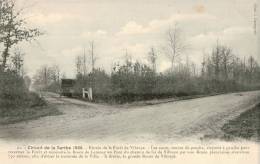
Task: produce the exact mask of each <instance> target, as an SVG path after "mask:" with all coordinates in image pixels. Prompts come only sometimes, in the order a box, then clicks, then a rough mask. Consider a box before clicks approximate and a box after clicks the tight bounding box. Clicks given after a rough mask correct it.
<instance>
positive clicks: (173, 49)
mask: <svg viewBox="0 0 260 164" xmlns="http://www.w3.org/2000/svg"><path fill="white" fill-rule="evenodd" d="M166 37H167V43H166V44H167V45H166V51H167V53H168V57H169V58H170V61H171V71H173V68H174V62H175V60H176V58H177V57H179V56H180V55H182V53H183V52H184V51H185V50H187V45H186V44H185V43H184V39H183V38H182V35H181V30H180V28H179V27H178V26H177V24H175V25H174V27H173V28H169V29H168V31H167V36H166Z"/></svg>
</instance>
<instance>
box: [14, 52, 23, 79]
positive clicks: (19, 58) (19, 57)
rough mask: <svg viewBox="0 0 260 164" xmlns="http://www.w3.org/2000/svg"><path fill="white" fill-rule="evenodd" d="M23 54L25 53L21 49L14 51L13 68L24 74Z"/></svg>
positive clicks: (19, 73)
mask: <svg viewBox="0 0 260 164" xmlns="http://www.w3.org/2000/svg"><path fill="white" fill-rule="evenodd" d="M23 56H24V54H23V53H22V52H21V50H20V49H16V50H15V52H14V56H13V57H12V65H13V70H14V71H15V72H16V73H17V74H18V75H22V74H23Z"/></svg>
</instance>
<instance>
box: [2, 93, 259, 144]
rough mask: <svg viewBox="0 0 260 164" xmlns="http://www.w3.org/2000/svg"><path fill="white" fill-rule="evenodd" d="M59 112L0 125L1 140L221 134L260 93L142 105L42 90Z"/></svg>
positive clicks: (175, 137)
mask: <svg viewBox="0 0 260 164" xmlns="http://www.w3.org/2000/svg"><path fill="white" fill-rule="evenodd" d="M45 97H46V99H47V101H48V102H49V103H51V104H54V105H56V106H57V108H58V109H59V110H60V111H61V112H63V114H62V115H58V116H47V117H42V118H39V119H37V120H30V121H25V122H20V123H16V124H9V125H1V126H0V140H3V141H8V140H12V141H13V140H16V141H32V140H37V141H38V140H40V141H41V140H44V141H56V140H63V139H64V140H75V141H78V140H81V141H87V142H173V141H178V140H185V141H194V140H200V139H205V138H220V137H221V135H222V132H221V130H220V128H221V127H222V125H223V124H224V123H225V122H226V121H227V120H229V119H232V118H234V117H236V116H238V115H239V114H240V113H241V112H243V111H245V110H247V109H249V108H251V107H252V106H253V105H255V104H256V103H257V101H258V102H259V100H260V91H252V92H243V93H232V94H225V95H217V96H211V97H204V98H197V99H191V100H183V101H176V102H169V103H164V104H157V105H150V106H142V107H140V106H139V107H131V108H127V107H119V106H108V105H99V104H93V103H88V102H83V101H79V100H75V99H69V98H59V97H58V96H57V95H55V94H50V93H46V94H45Z"/></svg>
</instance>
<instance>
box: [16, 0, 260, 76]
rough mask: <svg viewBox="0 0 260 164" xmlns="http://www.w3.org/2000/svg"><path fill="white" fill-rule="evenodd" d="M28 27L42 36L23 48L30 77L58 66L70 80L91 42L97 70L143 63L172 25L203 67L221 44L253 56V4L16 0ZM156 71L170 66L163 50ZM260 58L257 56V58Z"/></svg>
mask: <svg viewBox="0 0 260 164" xmlns="http://www.w3.org/2000/svg"><path fill="white" fill-rule="evenodd" d="M18 1H19V5H20V6H25V7H26V10H25V13H24V14H25V17H26V18H27V20H28V22H29V24H30V25H32V26H34V27H38V28H40V29H41V30H42V31H44V32H45V33H46V34H45V35H44V36H41V37H40V38H38V42H35V43H32V44H25V45H22V46H23V51H24V52H25V53H26V55H25V68H26V71H27V73H28V74H29V75H32V74H33V73H34V72H35V70H37V69H38V68H39V67H41V66H42V65H52V64H54V63H56V64H57V65H59V66H60V68H61V70H62V72H65V73H66V75H67V76H68V77H73V76H74V74H75V57H76V56H77V55H80V54H83V49H84V47H85V48H86V52H87V53H88V51H87V49H88V47H89V41H91V40H94V41H95V44H96V45H95V46H96V54H97V56H98V60H97V63H96V64H97V67H101V68H104V69H105V70H107V71H110V70H111V67H112V63H114V62H117V61H121V60H122V59H123V58H124V53H125V49H127V50H128V52H129V53H130V54H131V56H132V59H133V60H139V61H143V62H146V60H147V59H146V56H147V53H148V51H149V48H150V47H151V46H154V47H155V48H156V49H158V50H161V49H162V47H163V45H164V44H165V33H166V30H167V29H168V28H169V27H170V26H172V25H174V24H175V23H176V22H177V23H178V25H179V26H180V27H181V28H182V34H183V38H185V40H186V42H187V43H188V44H189V50H188V51H186V54H184V55H185V56H186V55H188V56H189V57H190V58H191V60H192V61H194V62H195V63H197V64H200V63H201V60H202V57H203V53H208V52H210V50H211V49H212V47H213V46H214V45H215V44H216V42H217V40H218V41H219V42H220V43H223V44H225V45H228V46H230V47H232V48H233V50H234V53H235V54H237V55H239V56H246V57H248V56H250V55H252V56H255V57H257V46H256V36H255V35H254V32H253V31H254V30H253V5H254V3H255V2H256V0H18ZM159 56H160V57H159V61H158V68H159V71H164V70H166V69H167V68H169V67H170V62H169V60H168V58H167V57H166V56H165V55H164V54H163V53H162V52H161V54H160V55H159ZM258 59H259V58H258Z"/></svg>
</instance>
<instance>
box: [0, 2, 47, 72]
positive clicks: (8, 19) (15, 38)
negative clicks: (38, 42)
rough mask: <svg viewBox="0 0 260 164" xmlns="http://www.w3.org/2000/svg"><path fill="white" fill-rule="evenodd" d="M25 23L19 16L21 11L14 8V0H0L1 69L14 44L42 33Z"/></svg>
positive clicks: (3, 67)
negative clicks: (2, 48)
mask: <svg viewBox="0 0 260 164" xmlns="http://www.w3.org/2000/svg"><path fill="white" fill-rule="evenodd" d="M26 23H27V22H26V21H25V19H24V18H22V17H21V11H16V10H15V1H14V0H0V44H2V46H3V47H4V50H3V52H2V64H1V68H0V69H1V70H5V69H6V63H7V60H8V58H9V56H10V49H11V48H12V47H13V46H14V45H16V44H18V43H20V42H22V41H31V40H32V39H34V38H35V37H37V36H39V35H41V34H42V33H41V32H40V31H39V30H38V29H37V28H28V27H26Z"/></svg>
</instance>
